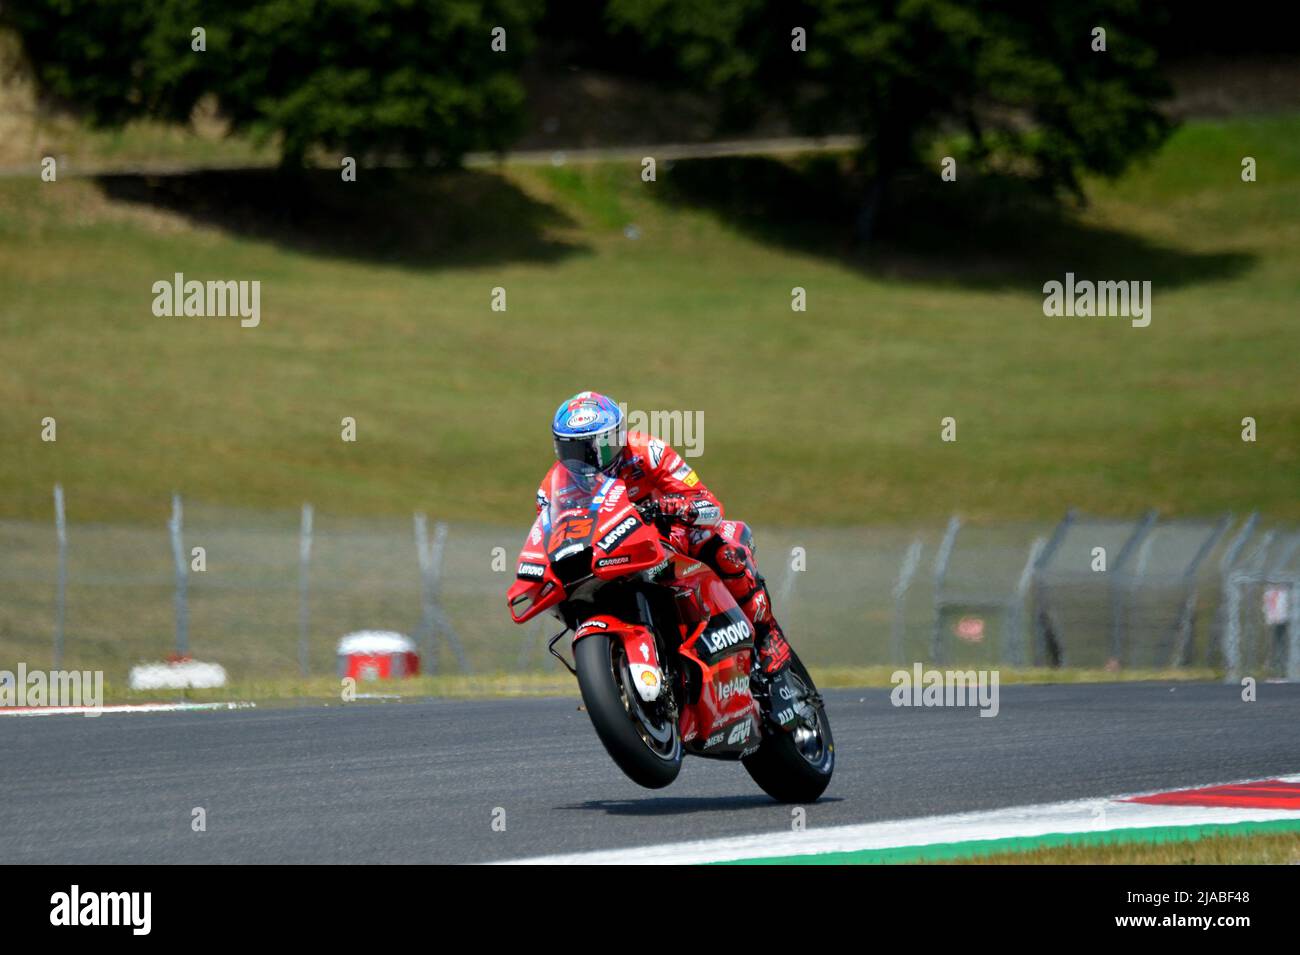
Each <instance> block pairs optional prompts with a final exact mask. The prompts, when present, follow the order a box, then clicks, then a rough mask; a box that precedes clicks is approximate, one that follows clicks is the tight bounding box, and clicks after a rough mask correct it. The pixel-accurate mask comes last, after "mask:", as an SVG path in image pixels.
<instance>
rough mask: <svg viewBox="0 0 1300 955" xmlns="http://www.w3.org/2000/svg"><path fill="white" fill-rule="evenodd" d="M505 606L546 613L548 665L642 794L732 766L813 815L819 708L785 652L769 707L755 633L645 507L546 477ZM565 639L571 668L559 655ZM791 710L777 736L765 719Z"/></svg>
mask: <svg viewBox="0 0 1300 955" xmlns="http://www.w3.org/2000/svg"><path fill="white" fill-rule="evenodd" d="M545 491H546V498H547V500H548V502H549V503H548V505H547V506H545V507H543V508H542V509H541V511H540V512H539V513H538V515H537V518H536V520H534V522H533V526H532V529H531V530H530V531H529V532H528V537H527V538H526V540H525V541H524V546H523V549H522V550H521V551H520V553H519V561H518V567H517V570H516V579H515V581H514V582H513V584H512V585H511V587H510V589H509V592H508V593H507V595H506V600H507V603H508V604H509V607H510V615H511V617H512V618H513V619H514V621H515V622H516V623H523V622H524V621H527V620H531V619H532V618H534V617H536V616H537V615H538V614H540V613H542V612H544V611H550V612H551V613H552V614H554V615H555V616H556V617H557V618H558V619H559V620H561V621H562V622H563V624H564V629H563V630H561V631H560V632H559V633H557V634H556V635H555V636H554V637H552V638H551V640H550V643H549V644H548V649H549V650H550V652H551V653H552V654H553V655H554V656H556V657H557V658H558V659H559V660H560V662H561V663H563V664H564V665H565V667H567V668H568V670H569V671H570V672H571V673H573V674H574V676H576V677H577V679H578V685H579V687H580V689H581V691H582V700H583V704H584V706H585V708H586V711H587V713H588V715H589V716H590V717H591V722H592V725H593V726H594V727H595V729H596V735H597V736H598V737H599V738H600V741H601V743H603V744H604V746H605V749H606V751H607V752H608V753H609V755H610V756H611V757H612V758H613V760H614V762H615V763H617V764H618V766H619V768H620V769H622V770H623V772H624V773H626V774H627V776H628V777H629V778H631V779H632V780H633V781H634V782H636V783H638V784H640V785H642V786H645V787H647V788H649V789H659V788H662V787H664V786H667V785H668V784H669V783H671V782H672V781H673V780H674V779H676V778H677V774H678V772H679V771H680V770H681V766H682V758H683V756H684V755H686V754H691V755H694V756H704V757H707V758H712V759H728V760H737V759H738V760H740V761H741V762H742V763H743V764H744V766H745V769H746V770H747V771H748V772H749V775H750V776H751V777H752V778H753V779H754V781H755V782H756V783H758V785H759V786H760V787H762V789H763V790H764V791H765V792H766V793H767V794H768V795H770V796H772V797H773V798H774V799H777V800H780V801H782V802H799V803H802V802H812V801H814V800H816V799H817V798H818V797H819V796H820V795H821V794H822V792H823V791H824V790H825V789H826V786H827V785H828V784H829V783H830V780H831V773H832V771H833V770H834V767H835V743H834V741H833V739H832V737H831V727H830V723H829V721H828V720H827V718H826V710H825V706H824V704H823V701H822V698H821V696H820V695H819V694H818V692H817V687H816V686H815V685H814V683H813V680H812V677H811V676H809V675H808V671H807V669H806V668H805V667H804V665H803V664H802V663H801V662H800V661H799V659H798V657H797V656H796V655H794V653H793V651H792V652H791V661H790V666H791V667H792V671H791V674H792V675H791V679H790V681H789V683H790V684H791V686H792V687H793V688H794V689H793V690H791V689H789V688H786V687H783V688H782V690H783V691H784V693H785V695H786V696H788V697H792V698H789V699H778V700H772V699H770V694H769V683H768V681H767V680H766V679H765V678H764V675H763V673H762V670H761V668H760V667H758V666H757V665H756V654H755V651H754V629H753V627H752V626H751V625H750V623H749V620H748V618H746V616H745V614H744V612H743V611H742V610H741V609H740V607H739V606H737V604H736V601H735V600H734V599H733V598H732V596H731V594H730V593H729V592H728V590H727V588H726V586H725V585H724V584H723V583H722V581H721V580H720V579H719V578H718V576H717V575H716V574H715V573H714V572H713V570H712V569H710V568H709V567H708V566H707V565H706V564H703V563H701V562H700V561H698V560H695V559H693V558H691V557H690V556H688V555H687V554H685V553H683V552H682V550H681V549H679V548H678V547H675V546H674V545H673V543H672V541H671V539H670V538H671V536H672V534H671V530H672V526H671V525H672V521H671V519H669V518H667V517H665V516H664V515H663V514H662V513H661V512H660V510H659V507H658V504H657V502H656V501H654V500H649V499H647V500H646V501H643V502H641V503H640V504H638V505H634V504H632V503H631V502H630V499H629V495H628V491H627V488H626V486H625V485H624V484H623V482H622V481H620V480H618V479H617V478H614V477H605V476H604V475H601V474H599V473H598V472H595V471H593V472H592V473H591V474H575V473H574V472H572V471H570V470H567V469H566V468H563V467H560V468H554V469H553V470H552V476H551V478H550V482H549V486H547V487H546V488H545ZM570 632H571V633H572V634H573V640H572V644H571V653H572V658H573V662H572V663H570V662H569V660H568V659H567V658H566V656H565V655H564V654H563V653H562V652H560V651H557V650H556V644H557V643H558V642H559V641H560V640H561V639H562V638H563V637H564V636H565V635H566V634H568V633H570ZM786 707H792V708H793V709H794V710H795V713H796V715H797V717H798V719H797V723H796V724H795V727H794V729H792V730H789V731H787V730H783V729H781V728H780V727H779V726H778V724H777V723H776V722H775V721H773V720H772V718H771V717H770V716H769V714H771V713H773V712H774V711H778V710H784V709H785V708H786Z"/></svg>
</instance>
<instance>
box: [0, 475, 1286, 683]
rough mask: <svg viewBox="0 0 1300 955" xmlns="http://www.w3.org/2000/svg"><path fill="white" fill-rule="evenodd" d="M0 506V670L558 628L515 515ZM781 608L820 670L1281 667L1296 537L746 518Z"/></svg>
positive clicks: (486, 652)
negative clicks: (521, 616) (755, 521)
mask: <svg viewBox="0 0 1300 955" xmlns="http://www.w3.org/2000/svg"><path fill="white" fill-rule="evenodd" d="M55 504H56V507H55V512H56V518H55V520H54V521H52V522H51V523H50V524H40V523H34V522H27V521H0V669H5V668H9V669H12V668H13V666H14V665H16V663H17V662H19V661H24V662H26V663H28V665H29V666H38V665H39V666H44V665H45V664H46V661H50V662H51V663H52V665H53V666H55V667H72V668H95V669H105V670H106V671H108V672H109V673H110V674H112V675H115V676H116V675H121V676H124V675H125V673H126V671H127V670H128V669H129V668H130V667H131V666H132V665H134V664H136V663H140V662H147V661H157V660H160V659H163V658H165V657H167V656H169V655H173V654H175V655H192V656H193V657H194V658H195V659H199V660H204V661H211V662H216V663H220V664H221V665H222V666H224V667H225V668H226V670H227V671H228V672H229V673H230V675H231V677H232V678H234V679H236V680H240V679H257V678H276V677H288V676H295V675H316V676H320V675H326V674H332V673H334V672H335V670H336V659H335V652H336V647H337V644H338V641H339V640H340V638H342V637H343V636H344V635H346V634H348V633H350V632H354V631H358V630H392V631H397V632H399V633H402V634H405V635H407V636H409V637H410V638H411V639H412V640H414V641H415V643H416V645H417V647H418V649H419V652H420V655H421V659H422V667H423V669H424V671H425V672H433V673H474V674H491V673H509V672H520V673H523V672H546V671H553V670H556V669H558V667H559V664H558V663H557V662H556V661H555V660H554V659H553V658H552V657H551V656H550V655H549V654H547V653H546V652H545V643H546V638H548V637H549V636H551V635H552V633H553V632H554V631H556V630H558V629H559V626H560V625H559V624H558V623H557V622H556V621H555V620H554V618H552V617H550V616H549V615H542V617H541V618H540V619H539V620H535V621H530V622H529V623H527V624H524V625H522V626H517V625H515V624H513V623H512V622H511V620H510V618H509V614H508V613H507V610H506V606H505V592H506V589H507V587H508V586H509V585H510V583H511V580H512V578H513V574H514V569H515V557H516V554H517V553H518V550H519V547H520V544H521V542H522V539H523V535H524V533H525V532H526V530H527V528H526V527H522V526H521V527H501V528H494V527H489V526H479V525H466V524H459V523H452V522H443V521H439V520H437V519H436V518H435V517H426V516H424V515H420V514H415V515H412V516H411V517H409V518H405V519H400V518H355V517H346V516H340V515H335V514H329V513H322V512H319V511H316V510H313V509H312V508H311V507H310V506H308V505H304V507H303V509H302V510H301V511H300V512H298V513H294V512H288V511H286V512H273V513H271V512H268V513H262V512H252V511H246V510H236V509H230V508H222V507H214V506H208V505H201V504H196V503H194V502H190V501H181V500H180V499H179V498H177V499H176V500H174V501H173V502H172V504H171V508H170V509H169V508H168V507H167V506H166V502H161V506H160V508H159V520H158V523H157V525H156V526H154V527H142V526H118V525H112V524H93V523H87V524H81V523H73V524H68V523H67V522H66V521H65V520H64V519H63V513H64V507H63V500H62V493H61V492H56V502H55ZM755 540H756V541H757V543H758V551H757V556H758V562H759V566H760V569H761V570H762V571H763V573H764V575H765V576H766V578H767V582H768V585H769V588H770V589H771V591H772V594H773V601H774V607H775V610H776V614H777V616H778V619H780V620H781V621H782V624H783V626H784V627H785V629H786V630H787V632H788V633H789V635H790V636H791V639H792V640H793V642H794V643H795V645H796V647H797V648H798V649H799V652H800V654H801V656H803V657H804V659H805V660H806V662H808V663H810V664H812V665H814V666H822V667H869V666H882V665H887V666H903V667H907V666H911V664H912V663H914V662H917V661H920V662H925V663H930V664H936V665H942V666H953V667H963V668H968V667H993V666H1043V667H1103V668H1107V669H1112V670H1117V671H1118V670H1123V669H1131V668H1144V669H1146V668H1160V669H1163V668H1170V667H1213V668H1216V669H1219V670H1222V671H1223V672H1225V673H1226V674H1227V675H1228V677H1229V678H1232V679H1236V678H1238V677H1239V676H1241V675H1254V676H1257V677H1259V678H1265V679H1267V678H1289V679H1298V678H1300V599H1297V598H1300V532H1298V531H1296V530H1294V529H1287V528H1281V527H1273V528H1265V527H1263V526H1262V524H1261V522H1260V520H1259V518H1258V517H1257V516H1255V515H1251V516H1249V517H1247V518H1245V519H1244V520H1237V519H1234V518H1232V517H1231V516H1227V515H1224V516H1222V517H1219V518H1214V519H1209V520H1193V519H1186V520H1182V519H1169V520H1164V519H1159V518H1157V516H1156V515H1155V514H1153V513H1152V514H1146V515H1140V516H1137V517H1135V518H1132V519H1125V520H1120V519H1113V518H1096V517H1087V516H1084V515H1080V514H1077V513H1074V512H1070V513H1067V514H1066V515H1065V516H1064V517H1063V518H1062V519H1061V520H1060V521H1058V522H1055V523H1047V522H1043V523H1033V522H1000V523H978V522H976V523H967V522H963V521H962V520H961V519H959V518H957V517H954V518H952V519H951V520H950V521H949V522H948V523H947V524H946V525H933V526H922V527H897V526H895V527H846V528H818V529H804V530H797V529H790V528H772V529H764V528H762V527H757V528H755Z"/></svg>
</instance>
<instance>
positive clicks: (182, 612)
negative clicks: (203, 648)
mask: <svg viewBox="0 0 1300 955" xmlns="http://www.w3.org/2000/svg"><path fill="white" fill-rule="evenodd" d="M167 527H168V529H170V531H171V538H172V556H173V557H174V558H175V562H176V656H177V657H178V658H180V659H184V658H185V657H188V656H189V654H190V610H189V604H188V603H187V591H188V587H189V563H188V562H187V561H186V560H185V545H184V542H183V541H182V539H181V537H182V535H181V531H182V514H181V496H180V495H179V494H172V519H171V520H170V521H169V522H168V524H167Z"/></svg>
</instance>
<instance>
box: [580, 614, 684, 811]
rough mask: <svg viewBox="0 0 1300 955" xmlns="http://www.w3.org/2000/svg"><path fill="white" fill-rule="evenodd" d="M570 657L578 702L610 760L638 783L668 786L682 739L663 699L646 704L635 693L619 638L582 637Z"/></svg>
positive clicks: (678, 766)
mask: <svg viewBox="0 0 1300 955" xmlns="http://www.w3.org/2000/svg"><path fill="white" fill-rule="evenodd" d="M573 655H574V660H575V662H576V663H577V669H578V686H579V687H580V688H581V690H582V702H583V704H584V705H585V706H586V708H587V715H588V716H590V717H591V725H592V726H594V727H595V728H596V735H597V736H598V737H600V741H601V743H603V744H604V746H605V751H606V752H607V753H609V755H610V758H611V759H613V760H614V762H615V763H617V764H618V768H619V769H621V770H623V772H624V773H626V774H627V777H628V778H629V779H631V780H632V781H633V782H634V783H636V784H637V785H640V786H644V787H646V788H647V789H662V788H663V787H664V786H667V785H668V784H669V783H671V782H672V781H673V780H674V779H676V778H677V774H678V773H679V772H680V771H681V768H682V740H681V734H680V731H679V730H678V728H677V720H676V717H675V715H674V714H672V713H670V712H668V710H667V708H666V707H665V706H664V698H663V697H662V696H661V697H660V699H658V700H655V701H654V702H652V703H646V702H645V701H643V700H642V699H641V697H640V696H638V695H637V692H636V690H635V689H634V688H633V686H632V679H631V672H630V670H629V669H628V666H627V655H626V653H624V651H623V641H622V640H621V639H619V638H616V637H612V636H610V635H609V634H604V633H594V634H592V635H591V636H587V637H583V638H582V639H581V640H579V641H578V643H577V645H576V646H575V647H574V650H573Z"/></svg>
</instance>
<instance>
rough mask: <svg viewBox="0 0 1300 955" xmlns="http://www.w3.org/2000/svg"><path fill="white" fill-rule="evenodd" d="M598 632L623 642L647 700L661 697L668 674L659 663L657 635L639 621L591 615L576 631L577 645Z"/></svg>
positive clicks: (641, 694) (635, 683) (634, 682)
mask: <svg viewBox="0 0 1300 955" xmlns="http://www.w3.org/2000/svg"><path fill="white" fill-rule="evenodd" d="M594 633H603V634H606V635H607V636H609V637H611V638H612V639H615V640H621V641H622V643H623V652H624V653H625V654H627V665H628V670H630V671H631V674H632V685H633V686H635V687H636V692H637V696H639V697H641V699H643V700H645V701H646V702H649V701H651V700H657V699H659V694H660V693H661V692H663V685H664V674H663V670H662V669H661V668H660V666H659V651H658V650H656V649H655V638H654V634H652V633H651V632H650V631H649V630H647V629H646V628H645V627H644V626H643V625H641V624H639V623H628V622H627V621H626V620H620V619H619V618H618V617H615V616H613V615H612V614H606V613H601V614H595V615H594V616H591V617H588V618H587V619H586V620H584V621H583V622H582V623H581V624H580V625H579V626H578V629H577V630H576V631H574V634H573V642H574V643H575V644H576V643H577V642H578V641H579V640H582V639H583V638H585V637H589V636H591V635H592V634H594Z"/></svg>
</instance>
